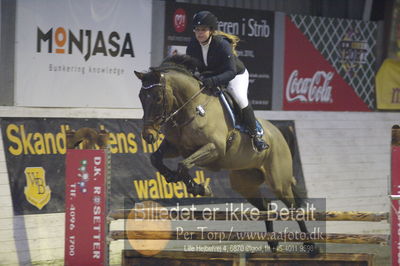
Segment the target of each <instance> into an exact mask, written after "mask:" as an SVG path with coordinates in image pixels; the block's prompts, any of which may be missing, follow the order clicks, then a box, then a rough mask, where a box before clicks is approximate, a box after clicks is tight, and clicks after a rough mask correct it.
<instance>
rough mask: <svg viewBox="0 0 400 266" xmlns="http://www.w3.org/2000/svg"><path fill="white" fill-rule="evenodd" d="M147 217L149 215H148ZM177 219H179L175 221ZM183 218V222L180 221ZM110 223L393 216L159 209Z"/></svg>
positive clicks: (115, 214) (122, 214)
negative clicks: (152, 220) (120, 221)
mask: <svg viewBox="0 0 400 266" xmlns="http://www.w3.org/2000/svg"><path fill="white" fill-rule="evenodd" d="M144 214H145V215H144ZM174 217H176V218H175V219H174ZM179 217H181V218H179ZM108 218H109V220H111V221H112V220H120V219H149V220H151V219H154V220H161V219H168V220H212V221H235V220H238V221H268V220H270V221H278V220H279V221H282V220H283V221H296V220H304V221H357V222H380V221H385V220H388V219H389V213H387V212H380V213H373V212H355V211H348V212H341V211H326V212H302V211H291V212H277V211H259V212H258V213H257V214H254V213H250V212H231V211H227V212H225V211H216V212H212V213H208V214H207V215H205V214H204V212H203V211H192V212H188V213H186V214H185V213H183V212H176V211H165V210H157V209H137V210H135V209H132V210H127V209H121V210H114V211H111V212H110V213H109V215H108Z"/></svg>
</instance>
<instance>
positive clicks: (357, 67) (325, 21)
mask: <svg viewBox="0 0 400 266" xmlns="http://www.w3.org/2000/svg"><path fill="white" fill-rule="evenodd" d="M356 22H357V21H356ZM356 22H354V21H349V20H343V19H330V18H316V17H305V16H291V17H289V16H287V17H286V21H285V23H286V26H285V59H284V60H285V61H284V64H285V67H284V95H283V109H284V110H315V111H369V110H370V109H372V108H373V107H374V98H375V95H374V75H375V73H374V67H375V66H374V65H375V57H374V54H373V52H372V49H373V47H374V46H375V43H376V38H375V35H376V24H371V23H366V22H361V21H360V22H357V23H356Z"/></svg>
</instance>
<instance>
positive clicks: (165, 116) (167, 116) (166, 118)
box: [142, 73, 206, 127]
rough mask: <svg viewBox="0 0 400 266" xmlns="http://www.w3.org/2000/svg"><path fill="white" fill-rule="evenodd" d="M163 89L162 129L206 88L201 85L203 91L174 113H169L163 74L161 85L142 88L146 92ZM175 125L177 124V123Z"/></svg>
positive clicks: (162, 75)
mask: <svg viewBox="0 0 400 266" xmlns="http://www.w3.org/2000/svg"><path fill="white" fill-rule="evenodd" d="M157 86H159V87H161V88H162V97H163V114H162V116H161V123H160V127H162V126H163V125H165V124H166V123H168V122H169V121H171V120H172V121H173V118H174V117H175V116H176V115H177V114H178V113H179V112H180V111H182V110H183V108H185V106H186V105H188V104H189V103H190V102H191V101H193V99H194V98H196V97H197V96H198V95H199V94H200V93H202V92H203V91H204V90H205V89H206V87H205V86H203V84H201V89H200V90H199V91H197V92H196V93H195V94H193V95H192V96H191V97H190V98H189V99H188V100H187V101H186V102H184V103H183V104H182V105H181V106H180V107H178V108H177V109H176V110H175V111H173V112H172V113H169V114H168V113H167V97H166V95H167V88H166V86H165V75H164V74H163V73H161V77H160V82H159V83H153V84H150V85H148V86H142V89H144V90H148V89H151V88H154V87H157ZM174 124H177V123H176V122H175V123H174Z"/></svg>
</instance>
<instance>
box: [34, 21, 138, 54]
mask: <svg viewBox="0 0 400 266" xmlns="http://www.w3.org/2000/svg"><path fill="white" fill-rule="evenodd" d="M92 39H93V40H94V42H93V44H92ZM106 40H107V42H106ZM53 42H54V43H55V46H56V48H55V49H54V48H53ZM42 43H47V51H48V53H56V54H66V53H68V54H73V53H74V49H73V48H74V47H75V49H77V50H78V51H79V52H80V53H82V54H85V55H84V59H85V61H87V60H89V58H90V57H91V56H96V55H98V54H99V55H102V56H112V57H117V56H120V57H123V56H130V57H135V53H134V50H133V45H132V39H131V35H130V34H129V33H125V37H124V38H123V40H122V38H121V36H120V34H119V33H118V32H116V31H113V32H111V33H110V34H108V36H104V33H103V31H97V32H94V31H92V30H83V29H80V30H79V32H77V33H76V34H74V33H73V32H72V31H71V30H68V34H67V30H66V29H64V28H63V27H58V28H56V29H55V30H53V28H50V29H49V30H48V31H47V32H46V31H42V30H41V29H40V28H39V27H37V42H36V52H37V53H41V52H42ZM121 43H122V44H121Z"/></svg>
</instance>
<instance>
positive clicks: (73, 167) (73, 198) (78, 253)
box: [65, 126, 400, 265]
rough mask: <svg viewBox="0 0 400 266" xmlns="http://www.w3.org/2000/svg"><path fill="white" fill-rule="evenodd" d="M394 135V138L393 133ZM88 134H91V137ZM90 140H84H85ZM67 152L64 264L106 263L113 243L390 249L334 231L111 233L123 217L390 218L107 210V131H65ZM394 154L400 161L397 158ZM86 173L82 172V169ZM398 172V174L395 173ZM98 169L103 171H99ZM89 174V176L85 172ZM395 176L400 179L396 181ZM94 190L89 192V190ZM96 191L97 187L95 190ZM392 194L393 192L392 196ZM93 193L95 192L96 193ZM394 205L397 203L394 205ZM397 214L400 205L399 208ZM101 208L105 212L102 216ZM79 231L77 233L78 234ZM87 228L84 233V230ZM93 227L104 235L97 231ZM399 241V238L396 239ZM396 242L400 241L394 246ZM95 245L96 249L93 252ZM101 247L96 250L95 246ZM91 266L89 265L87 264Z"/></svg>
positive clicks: (374, 239) (399, 137)
mask: <svg viewBox="0 0 400 266" xmlns="http://www.w3.org/2000/svg"><path fill="white" fill-rule="evenodd" d="M394 133H396V134H394ZM87 136H90V138H89V139H87ZM85 138H86V139H85ZM67 139H68V140H67V144H68V145H67V146H68V152H67V156H66V181H68V184H67V182H66V199H69V201H67V200H66V238H65V247H66V248H65V262H68V263H66V264H69V265H74V264H77V263H81V262H82V261H85V262H91V261H93V262H96V263H98V262H99V261H102V262H104V264H106V263H107V259H108V251H109V242H108V241H111V240H129V239H133V240H135V239H137V240H183V241H187V240H195V241H196V240H197V241H198V240H201V241H263V242H266V241H277V242H314V243H337V244H379V245H387V244H388V243H389V239H390V237H389V236H388V235H382V234H336V233H322V232H312V233H302V232H287V231H285V232H271V233H268V232H237V231H191V230H185V231H183V229H182V230H180V228H179V227H177V228H176V229H175V230H169V231H154V230H142V231H127V230H113V231H108V230H109V225H110V223H111V222H112V221H114V220H119V219H137V220H138V219H154V220H161V219H166V220H172V221H174V220H177V221H180V220H182V221H183V220H184V221H187V220H208V221H267V220H272V221H277V220H280V221H295V220H304V221H306V222H307V221H353V222H380V221H384V220H388V221H389V220H390V219H389V214H388V213H386V212H381V213H372V212H354V211H347V212H340V211H325V212H317V211H315V212H314V211H308V212H307V211H304V210H300V211H284V212H282V211H257V212H254V211H252V212H232V211H209V212H204V211H202V210H194V211H187V212H183V211H182V212H181V211H177V210H167V209H162V210H157V209H144V208H141V209H133V210H114V211H111V212H108V211H107V209H108V200H109V199H108V197H109V195H108V193H109V190H108V189H109V181H110V174H109V173H110V161H109V158H110V157H109V153H108V152H107V151H106V150H105V148H106V146H107V145H106V144H107V134H106V132H103V131H100V132H97V131H96V130H93V129H88V128H83V129H80V130H78V131H77V132H68V133H67ZM79 143H83V144H82V146H83V147H84V148H86V149H89V148H92V149H93V148H94V147H95V146H96V145H97V146H98V147H100V148H101V149H102V150H100V151H97V152H96V151H94V150H82V151H80V152H77V151H74V150H72V149H73V148H76V147H77V145H78V144H79ZM399 146H400V127H399V126H397V127H396V128H394V129H393V138H392V148H393V150H392V156H393V158H400V150H399V149H398V147H399ZM395 153H396V156H397V157H394V155H395ZM396 160H397V161H394V159H393V161H392V187H393V188H394V190H392V194H393V195H392V199H396V200H398V199H400V195H399V194H396V192H398V187H399V186H400V184H397V183H394V181H393V180H400V178H398V176H399V173H400V169H397V168H396V169H395V167H394V166H397V165H398V160H399V159H396ZM82 169H84V170H82ZM94 169H96V171H97V172H96V176H97V174H99V173H100V174H101V179H100V176H99V177H98V178H97V179H94V178H93V179H89V180H90V182H88V181H87V180H81V179H82V178H81V176H83V175H82V174H83V172H82V171H90V172H89V174H90V176H94V172H92V171H94ZM393 169H395V170H396V171H395V170H393ZM99 170H101V171H100V172H99ZM85 173H86V172H85ZM395 177H397V179H395ZM84 182H87V184H83V185H85V186H86V187H82V188H79V187H78V186H77V184H82V183H84ZM89 186H90V189H89ZM94 187H95V189H94ZM83 188H84V189H85V192H88V191H90V192H93V191H94V193H95V194H96V195H95V196H96V197H97V196H98V195H101V196H98V198H97V199H98V201H90V202H89V201H87V202H86V201H82V200H81V198H78V196H79V197H80V196H82V195H83V194H84V193H77V192H76V191H77V189H83ZM393 191H394V192H393ZM93 195H94V194H93ZM82 198H83V196H82ZM396 204H398V202H397V201H396ZM396 206H397V207H396V210H400V207H399V206H398V205H396ZM88 210H91V211H92V210H95V212H93V213H91V215H92V216H93V219H92V221H95V222H96V223H97V224H96V227H94V225H93V224H92V223H88V222H87V219H86V218H85V217H86V216H85V215H86V214H87V213H88ZM100 210H101V212H100ZM391 217H392V243H394V244H392V249H394V251H393V252H395V253H396V252H397V253H396V254H397V255H398V256H397V255H396V257H394V258H393V260H394V261H395V262H397V261H398V257H400V248H399V249H396V248H397V247H398V245H397V243H398V242H399V241H398V239H400V235H398V234H399V233H398V232H400V230H399V229H398V227H396V228H394V226H397V225H398V224H400V222H398V221H397V220H396V221H393V217H397V213H396V212H392V215H391ZM78 228H79V231H78V230H77V229H78ZM82 228H84V229H82ZM93 228H96V230H97V228H98V229H101V230H102V231H101V232H100V231H96V230H93ZM395 237H397V238H396V239H397V240H396V239H395ZM396 241H397V242H396ZM91 247H96V250H93V249H91ZM97 247H98V248H97ZM89 264H90V263H88V265H89Z"/></svg>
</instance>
